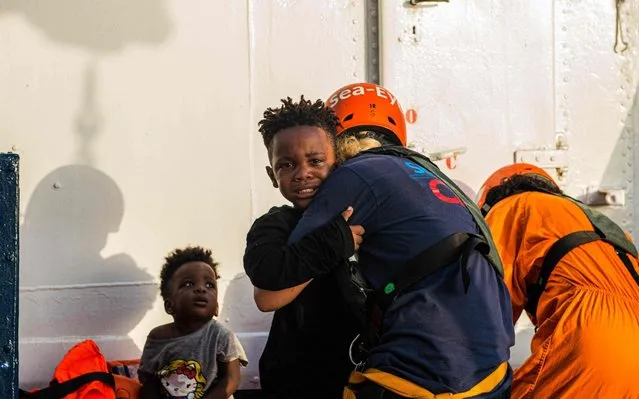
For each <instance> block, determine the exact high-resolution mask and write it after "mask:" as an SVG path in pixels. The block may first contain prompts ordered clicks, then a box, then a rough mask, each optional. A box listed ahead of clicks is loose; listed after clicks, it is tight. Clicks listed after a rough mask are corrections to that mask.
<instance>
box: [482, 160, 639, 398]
mask: <svg viewBox="0 0 639 399" xmlns="http://www.w3.org/2000/svg"><path fill="white" fill-rule="evenodd" d="M477 203H478V206H479V207H480V208H481V210H482V213H483V214H484V216H485V217H486V221H487V223H488V225H489V227H490V229H491V232H492V234H493V238H494V240H495V244H496V245H497V249H498V252H499V254H500V256H501V258H502V261H503V265H504V278H505V281H506V285H507V286H508V289H509V291H510V295H511V297H512V305H513V320H517V319H518V318H519V316H520V315H521V313H522V311H524V310H526V311H527V313H528V316H529V317H530V319H531V321H532V323H533V324H534V326H535V329H536V332H535V335H534V337H533V339H532V343H531V351H532V353H531V355H530V357H529V358H528V359H526V361H525V362H524V363H523V364H522V365H521V366H520V367H519V368H517V369H516V370H515V373H514V381H513V385H512V397H513V398H639V382H638V381H639V380H638V379H637V371H638V370H639V274H638V268H637V250H636V249H635V246H634V245H633V244H632V242H631V241H630V239H629V238H628V236H627V235H626V234H625V233H624V232H623V231H622V230H621V229H620V228H619V226H617V225H616V224H615V223H614V222H612V221H611V220H610V219H608V218H607V217H606V216H604V215H602V214H600V213H599V212H596V211H594V210H593V209H591V208H589V207H587V206H586V205H584V204H582V203H581V202H578V201H576V200H574V199H572V198H570V197H568V196H566V195H564V194H563V193H562V191H561V190H560V188H559V187H558V185H557V184H556V183H555V181H554V180H553V179H552V178H551V177H550V176H549V175H548V174H547V173H546V172H545V171H544V170H542V169H540V168H538V167H536V166H533V165H529V164H514V165H510V166H506V167H504V168H501V169H499V170H497V171H496V172H495V173H493V174H492V175H491V176H490V177H489V178H488V179H487V180H486V182H485V183H484V184H483V186H482V188H481V189H480V191H479V194H478V201H477Z"/></svg>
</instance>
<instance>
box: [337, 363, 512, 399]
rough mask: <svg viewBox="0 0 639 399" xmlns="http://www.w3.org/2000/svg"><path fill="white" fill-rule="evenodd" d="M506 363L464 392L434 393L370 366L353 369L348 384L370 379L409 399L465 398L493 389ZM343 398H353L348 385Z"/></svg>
mask: <svg viewBox="0 0 639 399" xmlns="http://www.w3.org/2000/svg"><path fill="white" fill-rule="evenodd" d="M507 372H508V363H507V362H504V363H502V364H500V365H499V367H497V368H496V369H495V371H493V372H492V373H490V374H489V375H488V376H487V377H486V378H484V379H483V380H481V381H480V382H479V383H478V384H477V385H475V386H474V387H472V388H470V389H469V390H468V391H466V392H459V393H450V392H446V393H438V394H434V393H432V392H430V391H429V390H428V389H426V388H422V387H420V386H418V385H416V384H414V383H412V382H410V381H407V380H405V379H403V378H400V377H397V376H395V375H392V374H389V373H386V372H384V371H381V370H377V369H373V368H370V369H368V370H366V371H364V372H363V373H360V372H359V371H353V372H352V373H351V375H350V377H349V379H348V382H349V384H361V383H362V382H364V381H367V380H368V381H371V382H374V383H375V384H377V385H380V386H382V387H384V388H386V389H387V390H389V391H391V392H394V393H396V394H398V395H401V396H403V397H405V398H411V399H444V398H446V399H466V398H471V397H473V396H477V395H481V394H484V393H488V392H491V391H492V390H494V389H495V388H496V387H497V386H498V385H499V384H500V383H501V382H502V381H503V380H504V378H505V377H506V373H507ZM343 399H355V394H354V393H353V391H352V390H351V389H349V388H348V387H346V388H344V396H343Z"/></svg>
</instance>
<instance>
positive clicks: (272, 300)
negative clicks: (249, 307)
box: [253, 280, 312, 312]
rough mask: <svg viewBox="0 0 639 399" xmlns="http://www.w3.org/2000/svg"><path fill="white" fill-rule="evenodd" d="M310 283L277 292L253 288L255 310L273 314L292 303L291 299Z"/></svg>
mask: <svg viewBox="0 0 639 399" xmlns="http://www.w3.org/2000/svg"><path fill="white" fill-rule="evenodd" d="M311 281H312V280H309V281H307V282H305V283H302V284H300V285H296V286H295V287H291V288H285V289H283V290H279V291H269V290H263V289H261V288H257V287H255V288H253V299H254V300H255V304H256V305H257V308H258V309H259V310H261V311H262V312H273V311H275V310H278V309H280V308H282V307H284V306H286V305H288V304H289V303H291V302H293V299H295V298H297V296H298V295H299V294H300V293H301V292H302V291H303V290H304V288H306V286H307V285H309V283H310V282H311Z"/></svg>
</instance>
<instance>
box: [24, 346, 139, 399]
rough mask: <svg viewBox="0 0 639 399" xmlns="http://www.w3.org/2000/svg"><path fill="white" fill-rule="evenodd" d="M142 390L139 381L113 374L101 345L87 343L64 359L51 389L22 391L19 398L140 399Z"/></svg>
mask: <svg viewBox="0 0 639 399" xmlns="http://www.w3.org/2000/svg"><path fill="white" fill-rule="evenodd" d="M139 390H140V383H139V382H137V381H136V380H134V379H132V378H127V377H124V376H119V375H115V376H114V375H113V374H111V373H110V372H109V369H108V368H107V362H106V359H105V358H104V355H102V353H101V352H100V348H99V347H98V345H97V344H96V343H95V342H93V341H91V340H86V341H82V342H80V343H79V344H76V345H75V346H74V347H73V348H71V349H70V350H69V351H68V352H67V354H66V355H65V356H64V358H62V361H60V363H59V364H58V366H57V367H56V369H55V372H54V373H53V379H52V380H51V383H50V384H49V386H48V387H46V388H43V389H39V390H33V391H31V392H25V391H20V398H25V399H45V398H46V399H134V398H137V397H139ZM116 392H117V393H118V394H117V396H116Z"/></svg>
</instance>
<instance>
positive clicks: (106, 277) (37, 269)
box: [19, 165, 157, 383]
mask: <svg viewBox="0 0 639 399" xmlns="http://www.w3.org/2000/svg"><path fill="white" fill-rule="evenodd" d="M123 213H124V199H123V196H122V193H121V191H120V189H119V188H118V186H117V184H116V183H115V182H114V181H113V180H112V179H111V178H110V177H109V176H107V175H106V174H104V173H103V172H101V171H99V170H97V169H95V168H92V167H90V166H82V165H68V166H63V167H60V168H58V169H56V170H54V171H52V172H51V173H49V174H48V175H47V176H46V177H44V179H42V181H40V183H39V184H38V186H37V187H36V189H35V191H34V193H33V195H32V197H31V199H30V201H29V204H28V205H27V208H26V212H25V217H24V222H23V224H22V226H21V245H20V258H21V263H20V285H21V288H20V319H19V321H20V339H21V348H20V350H21V353H20V355H21V363H22V367H21V368H20V371H21V374H22V375H21V381H26V382H27V383H28V382H29V381H28V380H29V376H30V375H34V376H38V377H42V376H44V375H51V373H52V372H53V368H54V367H55V364H56V363H57V362H58V361H59V359H60V357H61V355H62V354H63V353H64V351H65V350H66V349H68V347H70V346H71V345H72V344H74V343H75V342H77V340H79V339H80V338H76V337H88V338H92V337H102V338H100V339H102V340H105V341H109V342H113V345H112V347H113V348H115V350H110V349H109V348H103V349H106V351H105V353H107V354H108V355H111V358H113V357H114V356H117V357H121V356H130V355H131V354H134V353H139V348H138V347H137V346H136V345H135V343H134V342H133V340H131V339H130V338H129V337H128V333H129V332H130V331H131V330H132V329H133V328H134V327H135V326H136V325H137V324H138V323H139V322H140V320H141V319H142V318H143V317H144V315H145V314H146V312H147V311H148V310H150V309H151V307H152V305H153V302H154V300H155V296H156V294H157V289H156V286H155V285H154V284H153V282H152V281H153V277H152V276H151V275H150V274H149V273H147V272H146V271H144V270H141V269H140V268H138V267H137V265H136V263H135V261H134V260H133V259H132V258H131V257H130V256H129V255H127V254H117V255H113V256H110V257H108V258H105V257H103V256H102V255H101V254H100V252H101V251H102V250H103V249H104V247H105V246H106V243H107V238H108V236H109V234H111V233H116V232H117V231H118V229H119V227H120V223H121V221H122V216H123ZM94 339H95V338H94ZM67 341H68V342H67ZM61 343H66V344H67V345H61ZM99 343H100V344H101V342H99ZM101 346H102V344H101ZM49 362H50V363H51V364H48V363H49ZM36 363H37V364H36ZM38 368H43V371H42V372H38V371H37V369H38Z"/></svg>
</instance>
